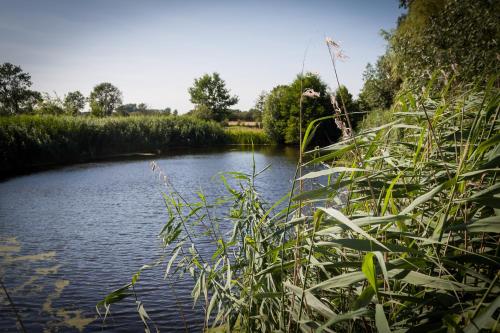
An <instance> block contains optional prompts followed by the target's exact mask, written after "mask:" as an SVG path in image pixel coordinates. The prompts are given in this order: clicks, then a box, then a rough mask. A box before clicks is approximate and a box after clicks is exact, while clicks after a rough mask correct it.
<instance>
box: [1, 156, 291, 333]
mask: <svg viewBox="0 0 500 333" xmlns="http://www.w3.org/2000/svg"><path fill="white" fill-rule="evenodd" d="M254 156H255V162H256V165H257V169H262V168H263V167H265V166H266V165H268V164H271V167H270V169H268V170H267V171H266V172H264V173H263V174H262V175H261V176H260V177H259V178H258V179H257V182H256V185H257V188H258V189H259V190H260V192H261V194H262V196H263V197H264V198H265V199H267V200H269V201H273V200H276V199H278V198H280V197H281V196H282V195H284V194H285V193H286V192H287V191H289V189H290V186H291V179H292V178H293V174H294V171H295V161H296V156H295V154H294V152H293V150H292V149H288V148H287V149H285V148H270V147H263V148H259V149H256V151H255V153H254ZM155 160H156V162H157V164H158V165H159V166H160V168H161V169H162V170H163V171H164V172H165V174H167V175H168V177H169V178H170V180H171V181H172V182H173V183H174V185H175V186H176V188H177V190H178V191H179V192H181V193H182V194H183V195H184V196H185V197H186V198H188V199H189V198H192V197H193V194H194V192H195V191H197V190H199V189H203V190H204V192H205V194H206V195H207V196H209V197H210V196H215V195H218V194H221V193H222V192H223V191H224V187H223V185H222V183H221V182H220V181H217V180H216V179H214V178H213V176H215V175H217V174H218V173H219V172H221V171H244V172H250V170H251V169H252V152H251V151H249V150H241V149H238V148H235V149H227V148H226V149H223V150H220V149H219V150H207V149H204V150H190V151H178V152H174V153H172V154H170V155H169V156H163V157H161V158H160V157H157V158H155ZM149 162H151V160H148V159H141V160H127V161H113V162H101V163H88V164H81V165H74V166H69V167H64V168H59V169H53V170H49V171H44V172H38V173H34V174H30V175H25V176H20V177H16V178H11V179H8V180H5V181H3V182H1V183H0V277H1V279H2V281H3V284H4V286H5V287H6V289H7V292H8V293H9V295H10V297H11V299H12V303H13V304H14V306H15V308H17V311H18V313H19V316H20V318H21V319H22V322H23V324H24V326H25V328H26V330H27V331H28V332H94V331H99V332H141V331H143V330H144V328H143V325H142V323H141V321H140V318H139V316H138V314H137V311H136V303H135V300H134V299H133V298H128V299H125V300H123V301H122V302H121V303H119V304H117V305H113V306H112V307H111V316H109V317H108V318H107V319H106V321H105V322H104V321H103V318H99V317H98V316H97V313H96V310H95V305H96V303H97V302H99V301H100V300H102V298H103V297H104V296H105V295H106V294H107V293H109V292H110V291H112V290H114V289H116V288H119V287H121V286H123V285H124V284H126V283H128V282H130V280H131V277H132V275H133V274H134V273H135V272H136V271H137V270H138V269H139V268H140V267H141V266H142V265H143V264H147V263H150V262H153V261H154V260H155V259H157V258H158V256H159V255H161V254H162V249H161V246H160V241H159V239H158V232H159V231H160V230H161V227H162V226H163V224H164V223H165V222H166V219H167V213H166V211H165V206H164V203H163V198H162V194H161V193H162V191H163V190H164V189H165V188H164V185H163V184H162V182H161V181H159V180H158V177H157V176H155V174H154V173H153V172H152V170H151V168H150V165H149ZM163 270H164V267H157V268H155V269H152V270H150V271H145V272H144V273H143V274H142V275H141V278H140V281H139V284H138V285H137V294H138V296H139V299H140V300H141V301H142V302H143V304H144V306H145V309H146V311H147V312H148V313H149V315H150V316H151V318H152V319H153V321H154V323H155V324H156V325H157V326H158V328H159V330H160V331H161V332H185V331H186V327H187V328H188V330H189V331H201V327H202V323H203V312H202V309H201V308H200V306H199V305H198V306H193V302H192V299H191V297H190V292H191V288H192V283H191V281H190V280H182V281H180V282H178V283H177V284H176V285H175V287H173V286H172V285H169V284H168V283H167V282H166V281H165V280H163ZM16 325H18V324H17V323H16V315H15V312H14V310H13V308H12V305H11V303H10V302H9V301H8V300H7V297H6V296H5V293H4V292H3V291H2V290H0V332H15V331H17V330H18V329H19V327H17V326H16Z"/></svg>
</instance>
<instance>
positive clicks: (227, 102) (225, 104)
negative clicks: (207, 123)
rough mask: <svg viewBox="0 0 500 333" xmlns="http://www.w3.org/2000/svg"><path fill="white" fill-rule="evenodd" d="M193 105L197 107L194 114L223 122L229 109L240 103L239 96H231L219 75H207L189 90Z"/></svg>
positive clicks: (195, 82) (195, 81) (196, 81)
mask: <svg viewBox="0 0 500 333" xmlns="http://www.w3.org/2000/svg"><path fill="white" fill-rule="evenodd" d="M189 94H190V95H191V103H193V104H194V105H195V112H194V114H195V115H197V116H200V115H202V114H203V118H205V119H213V120H215V121H223V120H224V119H226V117H227V116H228V114H229V107H231V106H233V105H235V104H236V103H238V97H237V96H231V95H230V94H229V90H228V89H227V88H226V83H225V82H224V80H222V79H221V78H220V76H219V74H218V73H213V74H212V75H209V74H205V75H203V76H202V77H200V78H198V79H195V80H194V84H193V86H192V87H191V88H189Z"/></svg>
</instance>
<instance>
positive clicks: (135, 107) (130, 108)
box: [116, 103, 172, 116]
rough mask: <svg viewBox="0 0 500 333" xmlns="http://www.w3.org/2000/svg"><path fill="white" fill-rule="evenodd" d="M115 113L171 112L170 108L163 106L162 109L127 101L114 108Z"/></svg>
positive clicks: (124, 114)
mask: <svg viewBox="0 0 500 333" xmlns="http://www.w3.org/2000/svg"><path fill="white" fill-rule="evenodd" d="M116 114H117V115H120V116H129V115H159V114H163V115H167V116H168V115H170V114H172V109H171V108H165V109H163V110H158V109H151V108H149V107H148V106H147V105H146V104H145V103H139V104H135V103H129V104H123V105H120V106H119V107H117V108H116Z"/></svg>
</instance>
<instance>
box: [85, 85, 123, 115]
mask: <svg viewBox="0 0 500 333" xmlns="http://www.w3.org/2000/svg"><path fill="white" fill-rule="evenodd" d="M89 104H90V110H91V112H92V115H94V116H98V117H104V116H111V114H112V113H113V111H115V110H116V108H117V107H118V106H120V105H121V104H122V93H121V92H120V90H119V89H118V88H117V87H115V86H114V85H112V84H111V83H107V82H104V83H100V84H98V85H97V86H95V87H94V89H93V90H92V92H91V93H90V97H89Z"/></svg>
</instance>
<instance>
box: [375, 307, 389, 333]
mask: <svg viewBox="0 0 500 333" xmlns="http://www.w3.org/2000/svg"><path fill="white" fill-rule="evenodd" d="M375 326H377V332H379V333H391V329H390V328H389V323H388V322H387V318H386V317H385V313H384V306H383V305H382V304H376V305H375Z"/></svg>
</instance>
